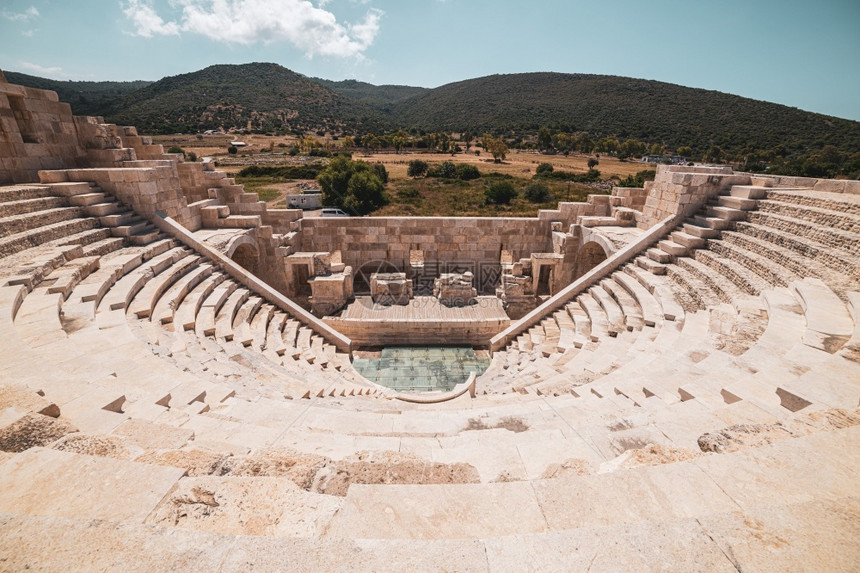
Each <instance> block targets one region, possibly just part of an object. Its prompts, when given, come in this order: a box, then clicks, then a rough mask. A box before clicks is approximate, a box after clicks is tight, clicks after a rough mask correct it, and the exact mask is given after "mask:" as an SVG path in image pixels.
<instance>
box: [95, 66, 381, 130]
mask: <svg viewBox="0 0 860 573" xmlns="http://www.w3.org/2000/svg"><path fill="white" fill-rule="evenodd" d="M104 116H105V119H107V120H108V121H111V122H113V123H122V124H126V125H135V126H137V127H138V129H139V130H140V131H141V132H143V133H177V132H180V133H193V132H195V131H202V130H206V129H222V128H223V129H233V128H236V129H250V130H256V131H283V132H305V131H317V130H325V131H333V132H339V131H341V130H343V129H350V130H352V129H358V130H362V131H374V130H379V129H381V128H384V127H385V126H386V125H387V123H386V122H385V118H384V117H383V115H382V114H381V112H379V111H378V110H376V109H374V108H373V107H371V106H369V105H367V104H364V103H361V102H358V101H355V100H353V99H350V98H348V97H346V96H343V95H341V94H339V93H336V92H334V91H332V90H330V89H327V88H325V87H323V86H321V85H320V84H318V83H316V82H314V81H312V80H309V79H308V78H306V77H304V76H302V75H300V74H297V73H295V72H292V71H290V70H288V69H286V68H284V67H282V66H279V65H277V64H259V63H254V64H243V65H219V66H210V67H208V68H205V69H203V70H200V71H197V72H192V73H189V74H181V75H178V76H170V77H166V78H163V79H161V80H159V81H157V82H155V83H153V84H151V85H148V86H146V87H144V88H142V89H139V90H136V91H134V92H131V93H128V94H125V95H123V96H121V97H119V98H118V99H116V100H115V101H114V102H113V103H112V104H111V105H110V106H109V107H108V108H107V109H106V110H105V112H104Z"/></svg>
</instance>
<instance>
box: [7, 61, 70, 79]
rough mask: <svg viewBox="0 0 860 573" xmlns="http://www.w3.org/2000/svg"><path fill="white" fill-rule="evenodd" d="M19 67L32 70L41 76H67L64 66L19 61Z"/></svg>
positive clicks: (28, 70) (26, 70)
mask: <svg viewBox="0 0 860 573" xmlns="http://www.w3.org/2000/svg"><path fill="white" fill-rule="evenodd" d="M18 67H19V68H20V69H22V70H24V71H25V72H31V73H34V74H38V75H40V76H54V77H57V76H65V75H66V74H65V73H63V68H60V67H57V66H40V65H39V64H34V63H32V62H18Z"/></svg>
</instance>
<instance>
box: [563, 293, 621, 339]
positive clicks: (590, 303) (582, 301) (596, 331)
mask: <svg viewBox="0 0 860 573" xmlns="http://www.w3.org/2000/svg"><path fill="white" fill-rule="evenodd" d="M576 301H577V302H578V303H579V306H580V307H581V308H582V310H583V311H584V312H585V314H586V315H587V316H588V320H589V323H590V324H591V338H592V340H595V339H598V340H599V339H601V338H605V337H607V336H615V335H617V334H618V329H616V328H613V327H611V325H610V322H609V319H608V318H607V316H606V311H604V310H603V308H602V307H601V306H600V304H599V303H598V302H597V301H596V300H595V299H594V297H593V296H592V295H591V294H588V293H584V294H581V295H579V296H578V297H577V298H576ZM574 320H576V317H574Z"/></svg>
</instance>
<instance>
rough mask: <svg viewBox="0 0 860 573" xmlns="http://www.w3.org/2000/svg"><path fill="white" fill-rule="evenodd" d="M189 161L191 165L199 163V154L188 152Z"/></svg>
mask: <svg viewBox="0 0 860 573" xmlns="http://www.w3.org/2000/svg"><path fill="white" fill-rule="evenodd" d="M188 161H190V162H191V163H194V162H195V161H197V154H196V153H194V152H193V151H189V152H188Z"/></svg>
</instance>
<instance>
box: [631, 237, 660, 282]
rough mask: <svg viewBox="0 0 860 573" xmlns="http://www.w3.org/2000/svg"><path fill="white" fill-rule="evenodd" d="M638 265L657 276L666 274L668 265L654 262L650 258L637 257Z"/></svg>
mask: <svg viewBox="0 0 860 573" xmlns="http://www.w3.org/2000/svg"><path fill="white" fill-rule="evenodd" d="M662 242H666V241H661V243H662ZM636 265H637V266H638V267H639V268H642V269H645V270H646V271H648V272H650V273H652V274H655V275H664V274H666V265H664V264H662V263H658V262H657V261H653V260H651V259H649V258H648V257H636Z"/></svg>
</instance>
